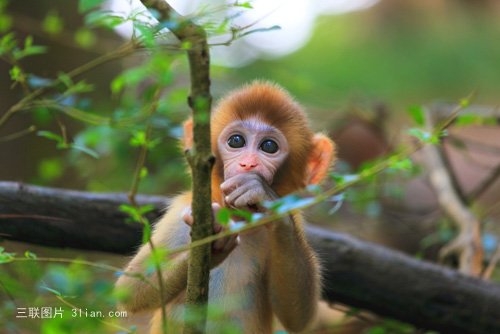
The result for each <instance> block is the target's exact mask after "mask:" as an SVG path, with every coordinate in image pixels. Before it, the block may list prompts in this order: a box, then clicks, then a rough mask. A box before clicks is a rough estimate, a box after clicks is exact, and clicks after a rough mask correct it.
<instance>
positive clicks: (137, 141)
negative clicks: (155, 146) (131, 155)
mask: <svg viewBox="0 0 500 334" xmlns="http://www.w3.org/2000/svg"><path fill="white" fill-rule="evenodd" d="M146 142H147V138H146V132H144V131H142V130H140V131H136V132H134V133H133V134H132V138H130V141H129V143H130V145H131V146H133V147H141V146H146Z"/></svg>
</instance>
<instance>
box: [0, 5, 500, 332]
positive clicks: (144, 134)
mask: <svg viewBox="0 0 500 334" xmlns="http://www.w3.org/2000/svg"><path fill="white" fill-rule="evenodd" d="M101 3H102V0H80V1H79V10H80V12H81V13H82V15H83V17H84V22H85V25H84V26H83V27H81V28H80V29H78V30H77V31H74V32H72V35H73V36H72V38H73V40H74V43H75V44H76V45H77V46H78V47H79V48H81V49H89V48H92V47H93V46H94V45H95V44H96V43H97V38H98V37H97V36H98V35H97V32H98V31H99V29H103V30H108V31H112V30H113V29H114V28H116V27H117V26H120V25H122V24H125V23H132V25H133V27H134V36H133V38H132V41H131V42H128V43H125V44H124V45H123V46H122V47H119V48H117V49H116V50H113V51H111V52H110V53H109V54H107V55H104V56H101V57H99V58H97V59H94V60H92V61H90V62H88V63H86V64H83V65H82V66H81V67H79V68H76V69H74V70H73V71H68V72H60V73H58V74H57V75H55V76H54V77H45V76H41V75H39V74H35V73H31V72H30V71H28V70H26V63H25V61H26V59H28V60H29V59H31V58H32V57H37V56H40V55H43V54H46V53H48V52H50V50H49V49H48V48H47V47H45V46H43V45H38V44H37V43H36V39H35V38H34V37H33V36H29V35H28V36H26V37H23V38H21V37H20V36H17V35H16V34H15V33H13V32H9V29H10V28H11V24H12V22H11V21H12V18H11V17H10V16H9V14H8V13H7V12H6V11H5V8H6V7H5V6H6V4H7V1H0V31H2V32H6V33H5V34H4V35H2V37H0V57H1V59H2V60H4V61H6V62H7V63H9V64H10V71H9V77H10V80H11V85H12V88H13V89H20V90H21V92H22V94H23V98H22V99H20V101H19V103H17V104H15V105H13V106H11V107H10V108H9V109H8V110H7V112H6V113H5V114H2V115H0V128H2V127H6V125H7V124H8V123H9V121H10V120H11V119H12V118H14V117H16V116H18V115H19V114H21V113H28V112H29V113H30V115H31V117H32V120H33V125H32V126H30V127H29V128H27V129H26V130H22V131H20V132H19V133H15V134H14V135H12V136H9V138H7V139H9V140H10V139H15V138H17V137H18V136H24V135H27V134H30V133H33V132H36V134H37V136H38V137H40V138H39V139H40V140H45V141H47V142H49V143H50V144H51V145H52V146H53V148H55V149H56V150H58V151H63V152H65V153H67V154H66V155H65V156H64V157H63V158H61V157H60V156H59V157H56V158H51V157H45V158H44V159H43V160H42V161H40V163H39V164H38V170H39V178H38V180H37V181H38V182H41V183H45V184H50V183H51V182H55V181H56V180H58V179H60V178H61V177H62V176H63V175H64V166H65V163H64V161H65V160H63V159H67V161H68V162H69V163H70V164H71V165H72V166H73V167H74V168H75V169H77V170H78V172H79V174H84V175H82V177H84V178H86V180H85V182H84V183H85V186H86V187H87V188H89V189H91V190H109V189H113V188H119V189H123V188H125V187H128V186H130V202H131V203H130V205H126V206H123V207H121V210H122V211H123V212H125V213H127V214H128V216H129V217H130V223H140V224H142V226H143V243H144V244H146V243H150V245H151V246H153V245H152V243H151V238H150V237H151V227H150V222H148V221H147V219H146V218H145V214H146V213H147V212H149V211H150V210H151V207H149V206H139V205H137V203H135V200H134V197H135V195H136V194H137V192H138V191H139V188H140V187H141V190H147V189H158V188H157V187H158V186H157V185H158V184H167V186H165V188H168V189H169V192H174V190H175V189H177V188H181V187H182V186H184V185H185V183H186V182H187V177H186V176H185V175H184V174H183V173H179V165H180V164H182V162H181V158H180V157H179V152H178V150H177V148H176V147H175V141H174V140H173V139H174V138H177V137H179V133H180V122H181V121H182V120H183V119H184V118H185V117H186V113H185V111H186V107H185V103H186V102H185V100H186V95H187V92H186V88H184V85H181V84H179V83H182V82H183V81H184V80H185V76H186V74H185V72H186V67H187V64H186V62H185V61H184V60H183V58H181V57H180V52H178V51H180V50H184V49H186V48H188V47H189V45H176V44H169V42H168V41H169V40H170V39H169V37H168V36H167V35H168V31H166V30H165V28H169V26H171V25H172V24H173V23H174V22H160V24H159V25H155V24H152V23H151V22H150V21H149V20H148V19H147V18H146V15H145V14H144V13H138V12H135V13H132V14H130V15H129V16H125V15H122V14H117V13H112V12H109V11H105V10H101V9H100V7H99V5H100V4H101ZM229 7H234V8H237V9H239V10H247V9H250V8H251V5H250V3H248V2H242V3H240V2H235V3H233V4H232V5H229ZM226 10H227V8H226V7H225V8H224V10H222V12H223V15H220V13H219V12H221V10H220V9H217V8H215V9H214V8H205V9H203V10H200V12H199V13H197V14H195V15H194V18H195V19H196V20H197V22H202V24H203V25H204V27H206V29H207V31H208V32H209V33H211V34H213V35H225V36H227V41H226V42H225V43H222V44H228V43H231V42H233V41H234V40H236V39H238V38H241V37H243V36H245V35H248V34H251V33H259V32H266V31H270V30H274V29H278V28H279V27H278V26H271V27H269V28H258V29H253V28H251V27H248V28H247V29H239V28H238V27H233V26H232V25H231V19H232V17H234V15H237V14H231V15H233V16H231V15H229V14H228V13H227V11H226ZM214 13H215V14H214ZM216 14H217V15H216ZM65 24H66V23H65V21H64V17H63V16H62V15H61V14H60V13H58V12H56V11H49V12H48V13H47V14H46V16H45V18H44V19H43V21H42V29H43V31H44V32H46V33H47V34H49V35H52V36H59V35H60V34H62V33H63V31H64V30H65ZM166 41H167V42H166ZM143 53H147V57H144V58H143V59H141V61H140V62H139V63H135V64H134V65H133V66H128V68H127V69H125V70H123V71H122V72H121V73H119V74H118V75H116V76H115V77H114V79H113V80H112V81H111V82H110V83H109V92H110V93H111V98H110V99H107V101H99V100H96V99H94V98H93V96H94V95H93V94H94V93H95V89H96V88H95V83H89V82H87V80H86V79H80V77H79V76H80V75H85V74H86V73H88V72H89V71H90V70H93V69H95V68H98V67H99V65H102V64H103V63H105V62H108V61H111V60H114V59H123V58H125V57H128V56H131V55H135V56H137V55H138V54H143ZM358 70H363V71H364V70H366V69H358ZM339 71H340V70H339ZM377 79H379V77H377ZM108 100H110V101H108ZM423 112H424V110H423V107H421V106H418V107H412V108H410V113H411V115H412V117H413V119H414V121H415V124H416V125H417V127H415V128H412V129H410V130H408V133H409V134H410V135H411V136H413V137H415V138H416V139H417V140H418V142H419V143H420V145H423V144H437V143H439V142H440V141H441V139H442V137H443V136H446V132H445V131H444V130H445V129H444V128H440V129H436V130H435V131H430V130H428V129H424V128H423V125H424V121H423ZM458 122H459V123H460V124H478V123H481V124H484V122H491V120H485V119H484V118H480V117H476V116H470V115H464V116H460V117H459V118H458ZM75 129H76V130H75ZM2 139H5V138H0V140H2ZM411 152H412V150H407V149H401V150H399V152H398V153H395V154H394V155H391V156H389V157H384V158H382V159H380V160H378V161H374V162H371V163H369V164H366V165H364V166H362V167H361V169H360V170H359V171H355V172H353V171H351V172H352V173H350V174H343V175H340V174H332V175H331V181H332V182H333V183H334V184H335V186H333V187H331V188H330V189H326V190H324V189H321V188H316V187H310V188H308V189H307V191H306V192H304V193H301V194H292V195H290V196H286V197H284V198H281V199H280V200H278V201H275V202H269V203H265V206H266V207H267V209H269V211H270V212H271V214H270V215H266V216H264V215H262V214H252V213H249V212H247V211H242V210H230V209H227V208H223V209H221V210H220V211H219V213H218V217H217V219H218V220H219V221H220V222H221V223H223V224H231V228H230V229H229V230H228V232H227V233H235V232H239V231H245V230H248V229H252V228H256V227H259V226H262V225H265V224H271V223H272V222H273V221H274V220H275V219H276V218H277V217H279V216H282V215H286V214H289V213H290V212H294V211H297V210H302V209H304V208H307V207H309V206H312V205H314V204H318V203H320V202H325V201H328V202H333V203H335V205H333V207H334V209H336V208H337V207H338V205H340V204H341V203H343V202H344V201H348V202H349V203H352V204H354V206H355V207H356V208H357V209H358V210H361V211H364V212H365V213H367V214H368V215H369V216H377V215H378V214H379V213H380V208H379V203H378V201H377V196H378V195H379V194H380V191H381V190H380V189H381V184H382V182H381V181H382V180H383V181H387V179H390V178H397V177H408V176H411V175H414V174H415V173H417V172H418V169H417V168H416V167H415V166H414V165H413V163H412V161H411V160H410V159H409V158H408V156H409V154H410V153H411ZM131 156H133V157H134V158H133V159H132V158H130V157H131ZM136 156H138V157H137V158H136ZM134 159H136V160H134ZM124 162H126V163H124ZM103 166H108V167H107V168H105V169H106V170H107V173H102V172H100V171H99V169H102V168H103ZM109 166H111V167H109ZM97 175H100V176H101V178H100V179H98V178H97V177H96V176H97ZM125 175H126V176H128V178H126V177H124V176H125ZM130 175H133V177H132V179H130ZM118 180H119V181H118ZM123 180H126V181H125V182H130V184H128V183H127V184H126V185H124V183H123V182H124V181H123ZM384 184H386V182H384ZM155 187H156V188H155ZM382 191H384V192H386V193H388V194H392V195H393V196H397V195H398V194H397V189H396V188H391V187H390V186H385V187H384V189H382ZM333 211H334V210H332V212H333ZM235 218H238V221H240V220H241V221H243V222H240V223H236V222H234V221H233V220H236V219H235ZM448 232H449V230H448V229H445V228H443V230H442V231H440V233H441V234H440V235H438V236H437V237H438V239H440V240H442V239H443V238H445V237H449V233H448ZM222 236H224V235H219V236H216V237H212V238H207V239H204V240H202V241H200V242H198V243H196V244H195V245H192V247H194V246H196V245H201V244H207V243H209V242H211V241H213V240H214V239H215V238H217V237H222ZM426 242H427V244H431V243H433V242H435V239H432V238H429V239H428V240H426ZM427 244H426V246H427ZM183 250H186V248H179V249H169V250H165V249H163V248H154V251H153V252H152V255H151V259H150V260H149V262H148V263H149V267H148V272H147V273H151V272H154V271H159V270H161V268H162V266H168V261H165V259H166V258H167V256H168V255H170V254H174V253H176V252H180V251H183ZM0 264H1V265H2V267H3V268H2V269H5V270H2V271H0V286H1V289H2V294H4V295H5V296H7V298H6V299H5V301H4V302H3V304H2V305H0V320H1V323H5V324H6V327H5V328H7V330H9V331H18V330H24V329H26V328H25V326H28V327H29V328H27V330H32V331H37V329H39V331H40V332H42V333H62V332H64V333H77V332H116V331H121V332H134V331H135V327H134V326H133V325H132V326H131V327H123V325H122V324H121V321H120V320H123V319H120V317H123V316H125V315H124V314H120V313H116V312H117V310H116V303H117V301H120V300H123V299H124V298H126V292H124V291H113V283H114V281H113V280H114V278H116V277H115V276H119V275H123V274H124V273H123V272H122V270H121V269H120V268H116V267H112V266H108V265H105V264H100V263H96V262H92V261H86V260H82V259H60V258H43V257H39V256H37V255H36V254H35V253H33V252H30V251H26V252H25V253H24V256H18V255H16V254H14V253H12V252H8V251H6V250H5V249H3V248H1V247H0ZM137 279H141V280H146V278H145V277H143V276H141V275H140V274H137ZM151 284H156V285H158V286H159V289H161V284H162V282H161V280H160V281H159V282H151ZM232 302H236V301H232ZM43 310H45V312H49V310H50V312H52V313H51V314H50V315H49V314H48V313H46V317H42V312H43ZM23 312H27V316H28V318H30V320H31V321H28V322H27V321H17V319H15V316H16V315H17V316H23V315H24V313H23ZM30 312H31V313H30ZM38 312H40V313H38ZM110 312H111V313H110ZM36 314H39V315H40V316H39V317H38V316H35V315H36ZM60 314H64V315H68V316H59V315H60ZM209 314H210V316H211V317H212V318H213V319H217V318H218V317H221V315H220V314H219V312H218V308H217V306H213V307H212V308H211V309H210V310H209ZM193 316H195V315H193ZM21 320H25V319H21ZM409 331H410V329H409V326H407V325H402V324H399V323H394V322H391V321H388V322H387V323H385V324H382V325H380V326H377V327H374V328H372V329H371V331H370V333H386V332H387V333H389V332H391V333H392V332H398V333H406V332H409ZM227 332H228V333H232V332H234V330H233V329H232V328H228V330H227Z"/></svg>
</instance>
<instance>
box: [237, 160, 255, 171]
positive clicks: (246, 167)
mask: <svg viewBox="0 0 500 334" xmlns="http://www.w3.org/2000/svg"><path fill="white" fill-rule="evenodd" d="M240 167H241V168H242V169H243V170H245V171H249V170H252V169H254V168H255V167H257V164H256V163H254V164H252V163H242V162H240Z"/></svg>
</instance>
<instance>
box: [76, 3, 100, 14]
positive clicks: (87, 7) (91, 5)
mask: <svg viewBox="0 0 500 334" xmlns="http://www.w3.org/2000/svg"><path fill="white" fill-rule="evenodd" d="M103 2H104V0H79V1H78V11H79V12H80V13H84V12H87V11H89V10H91V9H94V8H96V7H98V6H100V5H101V4H102V3H103Z"/></svg>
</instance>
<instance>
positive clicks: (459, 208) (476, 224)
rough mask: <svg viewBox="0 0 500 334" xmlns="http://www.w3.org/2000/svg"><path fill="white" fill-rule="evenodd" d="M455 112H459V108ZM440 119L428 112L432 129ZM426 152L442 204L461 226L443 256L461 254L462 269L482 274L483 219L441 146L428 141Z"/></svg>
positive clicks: (434, 186)
mask: <svg viewBox="0 0 500 334" xmlns="http://www.w3.org/2000/svg"><path fill="white" fill-rule="evenodd" d="M452 114H454V115H456V114H457V112H456V109H455V110H454V111H453V113H452ZM438 119H439V118H438V117H437V116H436V114H434V113H432V111H429V110H428V111H427V112H426V126H427V129H428V130H429V131H432V129H434V128H435V126H436V123H437V121H436V120H438ZM450 124H451V123H450ZM423 154H424V163H425V165H426V166H427V171H428V174H429V181H430V184H431V186H432V188H433V189H434V191H435V193H436V196H437V199H438V203H439V206H440V207H441V209H442V210H443V211H444V213H445V214H446V215H447V216H448V217H449V218H450V220H451V221H452V222H453V224H454V225H456V226H457V228H458V229H459V233H458V236H457V237H456V238H455V239H454V240H452V241H451V242H450V243H448V244H447V245H446V246H445V247H443V249H442V250H441V252H440V257H441V259H442V260H447V259H450V258H453V257H457V258H458V266H459V270H460V271H461V272H464V273H467V274H470V275H474V276H479V275H480V274H481V271H482V262H483V248H482V242H481V224H480V221H479V219H478V218H477V217H476V216H475V215H474V214H473V213H472V211H471V210H470V209H469V208H468V206H467V203H465V202H464V200H463V199H462V198H461V196H460V195H459V194H460V191H459V190H457V189H456V184H455V183H454V182H453V179H452V177H451V176H450V170H449V169H448V168H447V166H446V164H445V160H444V158H443V156H442V151H441V150H440V149H439V148H438V147H437V146H431V145H427V146H425V147H424V148H423Z"/></svg>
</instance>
